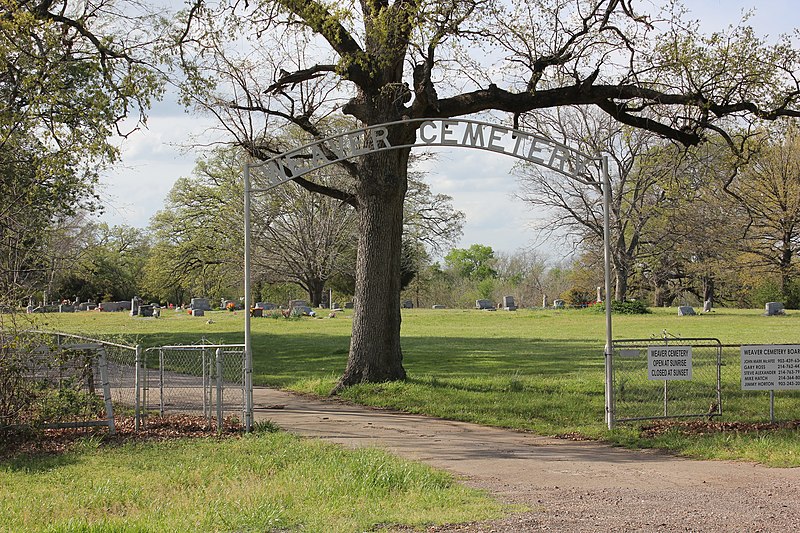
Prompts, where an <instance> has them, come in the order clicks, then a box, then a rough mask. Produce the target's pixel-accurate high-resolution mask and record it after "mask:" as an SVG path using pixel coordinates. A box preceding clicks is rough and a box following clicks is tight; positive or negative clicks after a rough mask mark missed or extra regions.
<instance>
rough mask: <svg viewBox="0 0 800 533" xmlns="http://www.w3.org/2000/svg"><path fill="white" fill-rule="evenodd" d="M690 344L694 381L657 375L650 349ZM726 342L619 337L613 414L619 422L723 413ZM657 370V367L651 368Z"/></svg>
mask: <svg viewBox="0 0 800 533" xmlns="http://www.w3.org/2000/svg"><path fill="white" fill-rule="evenodd" d="M669 346H690V347H691V379H690V380H671V379H657V378H654V377H653V376H651V375H650V373H649V372H648V347H662V348H663V347H669ZM721 366H722V344H721V343H720V341H719V340H718V339H669V340H657V339H625V340H615V341H614V368H613V390H614V393H613V398H614V402H613V405H612V416H613V419H614V420H615V421H617V422H625V421H634V420H646V419H657V418H677V417H700V416H707V417H714V416H719V415H721V414H722V388H721ZM651 370H652V369H651Z"/></svg>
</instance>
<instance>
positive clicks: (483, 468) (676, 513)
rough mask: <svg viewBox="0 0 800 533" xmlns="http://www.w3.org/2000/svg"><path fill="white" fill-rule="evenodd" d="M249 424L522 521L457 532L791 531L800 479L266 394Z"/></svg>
mask: <svg viewBox="0 0 800 533" xmlns="http://www.w3.org/2000/svg"><path fill="white" fill-rule="evenodd" d="M254 403H255V411H256V415H255V419H256V421H260V420H270V421H272V422H274V423H275V424H277V425H278V426H280V427H281V428H282V429H284V430H286V431H289V432H291V433H295V434H298V435H303V436H307V437H314V438H320V439H324V440H327V441H331V442H335V443H339V444H341V445H344V446H347V447H351V448H355V447H363V446H371V447H378V448H382V449H385V450H387V451H390V452H392V453H394V454H396V455H398V456H401V457H405V458H408V459H413V460H419V461H423V462H425V463H427V464H430V465H432V466H434V467H437V468H441V469H444V470H447V471H450V472H452V473H454V474H455V475H457V476H459V477H460V478H462V479H463V480H464V482H465V483H467V484H469V485H471V486H474V487H478V488H482V489H486V490H488V491H490V492H491V493H492V494H494V495H495V496H496V497H498V498H499V499H501V500H503V501H506V502H509V503H520V504H523V505H525V506H527V507H528V508H529V509H530V510H529V511H528V512H525V513H522V514H519V515H516V516H513V517H510V518H507V519H504V520H501V521H498V522H494V523H489V524H472V525H469V526H452V527H451V528H445V529H448V530H449V529H452V530H459V531H466V530H469V531H473V530H474V531H495V530H496V531H538V530H573V531H574V530H586V531H589V530H591V531H623V530H626V531H629V530H632V529H634V530H639V531H675V530H691V531H780V530H784V531H792V530H796V529H797V528H800V469H778V468H773V469H770V468H764V467H761V466H757V465H753V464H748V463H733V462H723V461H690V460H685V459H680V458H675V457H672V456H669V455H666V454H663V453H659V452H653V451H641V452H639V451H630V450H624V449H620V448H613V447H610V446H606V445H603V444H598V443H594V442H575V441H569V440H559V439H552V438H547V437H539V436H536V435H531V434H526V433H520V432H516V431H508V430H502V429H495V428H487V427H483V426H478V425H475V424H468V423H462V422H453V421H448V420H441V419H435V418H430V417H425V416H418V415H410V414H406V413H398V412H394V411H389V410H381V409H371V408H367V407H360V406H354V405H350V404H346V403H343V402H341V401H339V400H336V399H316V398H310V397H305V396H300V395H295V394H291V393H287V392H283V391H278V390H274V389H266V388H256V389H255V390H254Z"/></svg>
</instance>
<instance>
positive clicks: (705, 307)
mask: <svg viewBox="0 0 800 533" xmlns="http://www.w3.org/2000/svg"><path fill="white" fill-rule="evenodd" d="M712 306H713V303H712V302H711V300H706V301H705V302H703V312H704V313H710V312H711V308H712Z"/></svg>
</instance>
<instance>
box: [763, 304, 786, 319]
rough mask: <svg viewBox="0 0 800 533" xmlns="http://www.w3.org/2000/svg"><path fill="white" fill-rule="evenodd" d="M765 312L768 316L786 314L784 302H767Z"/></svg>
mask: <svg viewBox="0 0 800 533" xmlns="http://www.w3.org/2000/svg"><path fill="white" fill-rule="evenodd" d="M764 314H765V315H767V316H775V315H782V314H784V309H783V303H781V302H767V304H766V305H765V306H764Z"/></svg>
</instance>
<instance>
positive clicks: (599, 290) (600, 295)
mask: <svg viewBox="0 0 800 533" xmlns="http://www.w3.org/2000/svg"><path fill="white" fill-rule="evenodd" d="M602 290H603V287H597V303H600V302H602V301H603V292H602Z"/></svg>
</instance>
